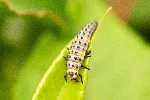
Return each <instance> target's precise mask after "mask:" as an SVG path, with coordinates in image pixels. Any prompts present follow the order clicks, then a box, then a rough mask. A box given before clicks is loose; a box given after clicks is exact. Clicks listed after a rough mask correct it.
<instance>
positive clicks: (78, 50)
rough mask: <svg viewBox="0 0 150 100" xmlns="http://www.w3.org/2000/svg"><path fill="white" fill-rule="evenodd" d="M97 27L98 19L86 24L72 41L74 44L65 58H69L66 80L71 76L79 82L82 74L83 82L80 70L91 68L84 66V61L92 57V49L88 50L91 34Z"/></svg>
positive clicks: (72, 79)
mask: <svg viewBox="0 0 150 100" xmlns="http://www.w3.org/2000/svg"><path fill="white" fill-rule="evenodd" d="M96 27H97V22H96V21H93V22H90V23H88V24H87V25H85V26H84V27H83V28H82V29H81V31H80V32H79V33H78V35H77V36H76V37H75V40H74V41H73V42H72V46H71V47H70V48H67V49H68V52H69V54H68V56H67V57H65V56H64V58H65V59H66V60H67V63H66V66H67V72H66V74H65V75H64V78H65V80H66V82H67V77H69V78H71V81H73V82H75V83H76V82H79V81H78V79H77V77H78V76H80V78H81V82H82V84H83V81H82V75H81V74H79V72H78V71H79V69H80V68H81V67H83V68H86V69H88V70H90V69H89V68H87V67H85V66H83V65H82V62H83V60H84V59H85V58H87V57H91V56H90V53H91V51H90V50H89V51H88V50H87V49H88V46H89V43H90V40H91V36H92V34H93V32H94V30H95V29H96Z"/></svg>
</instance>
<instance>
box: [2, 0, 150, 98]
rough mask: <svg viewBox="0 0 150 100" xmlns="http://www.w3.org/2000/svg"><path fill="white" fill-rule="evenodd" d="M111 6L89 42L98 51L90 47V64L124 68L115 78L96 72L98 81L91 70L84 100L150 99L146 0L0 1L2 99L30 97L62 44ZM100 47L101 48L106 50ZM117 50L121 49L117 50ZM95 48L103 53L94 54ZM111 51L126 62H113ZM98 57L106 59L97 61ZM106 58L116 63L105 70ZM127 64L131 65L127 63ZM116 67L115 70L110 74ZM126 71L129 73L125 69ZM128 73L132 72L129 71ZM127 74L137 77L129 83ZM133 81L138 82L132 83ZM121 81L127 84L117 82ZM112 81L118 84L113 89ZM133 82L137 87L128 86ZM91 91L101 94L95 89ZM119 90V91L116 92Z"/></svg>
mask: <svg viewBox="0 0 150 100" xmlns="http://www.w3.org/2000/svg"><path fill="white" fill-rule="evenodd" d="M109 6H112V7H113V9H112V11H111V15H109V16H110V17H109V16H108V17H107V18H106V19H105V20H106V21H104V22H103V24H102V27H101V30H100V31H99V35H98V33H96V35H97V37H96V39H95V44H93V48H94V50H95V49H96V50H95V51H94V50H93V55H92V56H94V57H93V58H91V67H94V66H97V67H99V68H100V69H101V70H102V71H103V72H105V73H108V74H107V75H110V76H111V75H114V73H115V75H116V76H120V75H122V72H124V71H125V72H126V73H124V74H123V76H120V77H117V79H116V76H112V77H110V76H109V77H108V79H107V80H105V79H106V78H107V77H106V76H107V75H105V74H102V75H104V76H99V78H100V79H96V77H97V76H95V80H90V79H93V78H94V75H98V72H95V73H97V74H94V72H91V73H89V75H91V76H89V83H88V84H87V94H86V95H85V99H87V100H100V98H101V99H102V100H123V98H124V99H125V100H149V99H150V90H149V89H150V85H149V82H150V81H148V80H149V77H148V76H150V74H149V73H150V68H149V65H150V61H149V59H150V51H149V50H150V49H149V43H150V23H149V22H150V1H149V0H102V1H101V0H93V1H92V0H75V1H73V0H43V1H40V0H22V1H19V0H1V1H0V100H30V99H31V98H32V95H33V93H34V92H35V90H36V87H37V85H38V83H39V82H40V80H41V78H42V77H43V75H44V73H45V72H46V71H47V69H48V68H49V66H50V65H51V63H52V62H53V60H54V59H55V58H56V57H57V55H58V54H59V53H60V51H61V50H62V48H64V47H65V45H66V44H67V43H68V42H69V41H70V40H71V39H72V38H73V37H74V36H75V35H76V33H78V31H79V30H80V29H81V27H83V26H84V25H85V24H86V23H88V22H90V21H92V20H100V18H101V17H102V15H103V14H104V12H105V11H106V9H107V8H108V7H109ZM112 16H113V17H112ZM114 23H115V24H114ZM103 33H104V35H103ZM109 33H110V34H109ZM111 34H112V35H111ZM113 34H115V35H113ZM122 34H123V35H122ZM99 37H100V38H99ZM126 37H127V38H126ZM130 37H133V38H130ZM135 38H136V39H135ZM100 39H101V40H100ZM132 39H133V41H132ZM114 41H115V42H114ZM126 42H127V43H126ZM130 42H131V43H130ZM99 43H100V44H99ZM119 43H120V44H119ZM128 44H132V45H128ZM134 45H135V47H134ZM115 46H116V48H114V47H115ZM99 48H104V50H101V49H99ZM112 48H113V49H112ZM109 50H110V51H109ZM121 50H123V51H125V52H120V51H121ZM104 51H105V52H104ZM94 52H95V53H94ZM99 52H100V53H101V54H100V55H99V56H96V55H97V54H99ZM118 52H119V53H118ZM103 53H104V54H105V55H103ZM125 53H127V54H125ZM115 55H116V56H117V57H118V60H121V61H122V62H124V61H125V62H124V63H122V64H121V63H117V62H118V61H114V60H116V58H115ZM125 55H128V57H126V56H125ZM133 55H136V56H133ZM103 56H104V58H102V57H103ZM92 59H93V60H92ZM99 61H100V62H104V63H102V64H101V65H99V63H98V62H99ZM126 61H128V62H126ZM141 61H143V62H141ZM106 62H107V63H108V64H109V65H108V66H118V67H111V68H108V67H107V64H106ZM112 62H113V64H114V65H113V64H112ZM103 64H104V65H103ZM105 64H106V65H105ZM130 64H131V65H133V66H134V67H133V66H132V68H131V67H129V66H130ZM125 65H126V66H125ZM100 66H102V67H100ZM120 66H124V67H123V68H122V67H120ZM127 66H128V67H127ZM141 66H142V67H143V68H145V69H142V71H143V72H141V75H140V77H139V79H138V78H137V77H136V76H138V75H137V74H138V73H140V72H139V71H135V69H139V70H141V69H140V68H141ZM105 67H106V68H105ZM103 68H105V69H103ZM115 68H116V69H117V71H118V74H116V73H117V72H114V70H115ZM124 68H126V69H124ZM92 70H94V68H93V69H92ZM95 70H97V69H96V68H95ZM129 70H132V71H131V72H130V73H129V72H128V71H129ZM134 72H135V73H134ZM92 73H93V74H92ZM119 73H121V74H119ZM132 73H133V75H130V74H132ZM92 75H93V76H92ZM126 76H128V77H133V78H131V80H134V79H135V81H134V82H132V83H130V81H129V80H122V78H124V77H126ZM90 77H91V78H90ZM135 77H136V78H135ZM101 78H102V79H101ZM103 78H104V80H103ZM115 79H116V80H115ZM97 80H100V81H101V82H102V86H99V85H101V82H98V83H99V85H98V84H97V85H94V86H93V87H90V86H91V85H92V84H94V82H97ZM137 80H140V82H139V83H138V82H137V83H136V81H137ZM103 81H104V82H103ZM105 82H106V84H104V83H105ZM117 82H118V83H117ZM119 82H120V83H119ZM124 82H125V83H130V84H128V85H126V86H123V85H118V84H122V83H124ZM107 83H110V84H111V85H112V86H110V84H107ZM115 85H117V86H120V87H119V88H114V87H115ZM134 85H136V87H141V88H138V89H137V88H132V86H134ZM142 85H144V88H143V87H142ZM94 87H95V88H96V87H99V90H95V88H94ZM105 87H106V88H105ZM112 87H113V88H112ZM121 87H122V88H121ZM102 89H104V90H102ZM126 89H131V90H134V91H129V93H131V94H130V95H128V94H126V93H125V91H126V92H127V91H128V90H126ZM94 90H95V92H99V94H96V93H94ZM114 91H115V93H114ZM102 92H103V93H102ZM120 92H121V93H122V94H119V93H120ZM92 93H93V94H92ZM132 93H133V94H132ZM134 93H135V94H134ZM90 95H92V96H90ZM94 95H95V97H93V96H94ZM113 95H114V96H115V97H113ZM121 97H122V98H121ZM130 97H131V98H130Z"/></svg>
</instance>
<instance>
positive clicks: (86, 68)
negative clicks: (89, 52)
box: [81, 65, 90, 70]
mask: <svg viewBox="0 0 150 100" xmlns="http://www.w3.org/2000/svg"><path fill="white" fill-rule="evenodd" d="M81 67H83V68H85V69H88V70H90V69H89V68H87V67H85V66H83V65H81Z"/></svg>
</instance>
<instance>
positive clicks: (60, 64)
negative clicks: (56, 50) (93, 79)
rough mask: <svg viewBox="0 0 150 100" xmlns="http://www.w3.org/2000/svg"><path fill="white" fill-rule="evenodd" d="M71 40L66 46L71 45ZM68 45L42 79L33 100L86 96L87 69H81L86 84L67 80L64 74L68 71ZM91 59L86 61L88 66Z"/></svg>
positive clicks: (76, 98)
mask: <svg viewBox="0 0 150 100" xmlns="http://www.w3.org/2000/svg"><path fill="white" fill-rule="evenodd" d="M71 43H72V42H70V43H69V44H68V45H67V46H66V47H70V44H71ZM66 47H65V48H64V49H63V50H62V51H61V53H60V54H59V56H58V57H57V58H56V59H55V60H54V62H53V64H52V65H51V66H50V67H49V69H48V71H47V72H46V73H45V75H44V77H43V79H42V81H41V82H40V84H39V86H38V87H37V90H36V93H35V94H34V97H33V100H46V99H54V100H55V99H64V100H65V99H72V97H74V100H78V99H81V98H83V97H84V93H85V84H86V82H87V70H84V69H82V70H81V71H80V73H81V74H83V81H84V84H82V83H81V82H78V83H76V84H73V83H72V82H71V81H70V79H68V82H67V83H66V82H65V79H64V75H65V73H66V66H65V63H66V60H65V59H64V58H63V56H66V55H67V53H68V52H67V50H66ZM88 64H89V59H87V60H86V61H85V62H84V65H85V66H88Z"/></svg>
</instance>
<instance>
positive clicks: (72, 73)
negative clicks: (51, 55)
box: [67, 69, 79, 83]
mask: <svg viewBox="0 0 150 100" xmlns="http://www.w3.org/2000/svg"><path fill="white" fill-rule="evenodd" d="M78 75H79V74H78V71H76V70H75V69H68V70H67V76H68V77H70V78H71V81H72V82H75V83H76V82H78V80H77V77H78Z"/></svg>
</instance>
